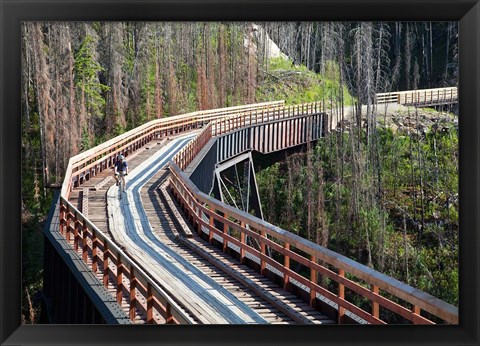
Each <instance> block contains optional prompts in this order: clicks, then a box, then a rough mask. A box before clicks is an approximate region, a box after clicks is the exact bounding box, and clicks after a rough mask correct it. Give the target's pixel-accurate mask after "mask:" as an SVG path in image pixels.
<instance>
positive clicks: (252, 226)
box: [170, 162, 458, 324]
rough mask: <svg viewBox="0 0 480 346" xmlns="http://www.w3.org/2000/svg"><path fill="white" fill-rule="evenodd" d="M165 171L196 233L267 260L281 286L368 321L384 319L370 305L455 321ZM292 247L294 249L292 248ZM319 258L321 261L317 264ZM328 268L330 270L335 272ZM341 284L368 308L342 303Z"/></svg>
mask: <svg viewBox="0 0 480 346" xmlns="http://www.w3.org/2000/svg"><path fill="white" fill-rule="evenodd" d="M170 173H171V174H170V181H171V188H172V189H173V191H174V194H175V195H176V197H177V198H178V199H179V200H180V201H181V204H182V205H183V206H184V208H185V212H186V213H187V214H188V216H189V218H191V219H193V220H194V222H193V224H197V225H198V230H199V232H200V230H201V228H202V227H204V228H206V229H208V231H209V239H210V240H211V239H212V238H213V234H215V235H217V236H219V237H221V238H222V239H223V243H224V245H223V246H224V248H225V244H226V243H228V242H230V243H233V244H235V245H236V246H238V247H240V252H241V257H242V258H241V259H242V260H244V257H245V254H246V253H247V252H249V253H251V254H254V255H255V256H257V257H258V258H260V261H261V268H263V270H264V268H265V267H266V265H267V263H268V264H269V265H270V266H272V267H274V268H275V269H277V270H278V271H280V272H281V273H282V274H283V276H284V280H285V286H287V285H288V281H289V279H288V278H289V277H290V278H292V279H294V280H297V281H298V282H300V283H302V284H303V285H305V286H306V287H308V288H309V289H310V294H311V297H312V299H314V298H313V297H314V296H313V293H312V292H314V293H315V292H316V293H318V294H320V295H323V296H325V297H326V298H328V299H330V300H332V301H333V302H335V303H337V304H338V306H339V310H341V309H345V310H349V311H351V312H352V313H354V314H356V315H358V316H359V317H361V318H363V319H365V320H367V321H368V322H370V323H384V321H382V320H381V319H380V316H379V309H378V307H377V308H375V309H374V308H373V307H375V306H382V307H384V308H386V309H388V310H390V311H392V312H394V313H395V314H398V315H400V316H402V317H404V318H406V319H407V320H410V321H412V322H413V323H423V324H431V323H433V322H432V321H431V320H429V319H427V318H425V317H423V316H421V315H420V309H421V310H424V311H426V312H428V313H430V314H432V315H434V316H437V317H438V318H440V319H442V320H444V321H446V322H447V323H458V309H457V308H456V307H455V306H453V305H451V304H448V303H446V302H444V301H442V300H440V299H438V298H435V297H433V296H431V295H429V294H427V293H424V292H422V291H420V290H418V289H416V288H414V287H412V286H409V285H407V284H405V283H402V282H400V281H398V280H396V279H394V278H391V277H389V276H387V275H385V274H382V273H380V272H378V271H376V270H374V269H372V268H369V267H366V266H364V265H362V264H360V263H358V262H355V261H353V260H351V259H349V258H347V257H345V256H343V255H340V254H338V253H335V252H333V251H331V250H329V249H327V248H325V247H322V246H320V245H317V244H315V243H313V242H311V241H309V240H306V239H304V238H302V237H300V236H298V235H295V234H293V233H291V232H289V231H286V230H283V229H281V228H279V227H277V226H275V225H272V224H270V223H268V222H266V221H263V220H261V219H259V218H257V217H255V216H253V215H251V214H249V213H246V212H244V211H241V210H238V209H236V208H233V207H231V206H229V205H227V204H224V203H222V202H220V201H218V200H216V199H214V198H212V197H210V196H208V195H206V194H205V193H203V192H201V191H200V190H199V189H198V188H197V187H196V186H195V185H194V184H193V182H192V181H191V180H190V179H189V178H188V177H187V175H186V174H185V173H184V172H183V171H182V170H181V169H180V168H179V167H178V166H177V165H176V164H175V163H174V162H170ZM204 214H205V215H206V216H207V219H209V221H208V222H206V221H205V220H204V219H203V215H204ZM218 224H221V225H223V226H222V228H221V229H219V228H217V226H216V225H218ZM247 225H248V227H247ZM228 229H232V230H235V231H237V232H239V233H240V235H239V236H238V237H233V236H232V235H230V234H229V232H228V231H227V230H228ZM245 236H249V237H252V238H254V239H256V240H257V242H258V243H259V244H260V248H261V250H260V251H259V250H257V249H255V248H253V247H252V246H250V245H248V244H247V243H246V242H245V241H244V239H245ZM267 247H269V248H271V249H273V250H275V251H276V252H277V253H278V254H279V255H283V257H284V262H283V263H281V262H279V261H278V260H276V259H274V258H272V257H269V256H268V255H267V253H266V252H265V249H266V248H267ZM294 249H298V250H300V251H299V252H295V251H294ZM301 252H303V253H304V254H301ZM290 259H292V260H295V261H297V262H298V263H301V264H303V265H304V266H305V267H307V268H308V269H309V270H310V271H311V277H313V278H317V274H320V275H324V276H325V277H328V278H329V279H331V280H333V281H334V282H336V283H337V285H338V293H333V292H332V291H331V290H329V289H327V288H325V287H322V286H320V285H319V284H318V283H317V281H316V280H313V281H312V280H311V279H309V278H306V277H304V276H302V275H300V274H298V273H296V272H294V271H293V270H292V269H291V268H290V267H289V265H288V263H289V260H290ZM319 261H320V262H323V263H324V264H320V263H319ZM330 267H334V268H336V270H337V272H335V271H333V270H332V269H331V268H330ZM347 273H348V274H350V275H351V276H352V275H353V276H355V277H356V278H357V279H359V280H363V281H364V282H365V283H367V285H369V286H370V289H368V288H365V287H364V285H362V284H361V283H359V282H355V281H353V278H350V277H348V276H347ZM345 287H347V288H348V289H350V290H352V291H354V292H356V293H359V294H360V295H362V296H363V297H365V298H367V299H368V300H370V301H371V304H372V312H367V311H365V310H363V309H361V308H359V307H357V306H355V305H354V304H353V303H351V302H349V301H347V300H346V298H345V295H344V293H342V292H344V289H345ZM380 290H382V291H385V292H388V293H389V294H391V295H392V296H394V297H396V298H400V299H402V300H404V301H406V302H407V303H410V304H412V305H413V307H412V308H410V309H409V308H406V307H404V306H402V305H401V304H399V303H398V302H395V301H393V300H391V299H389V298H387V297H385V295H383V294H381V293H380ZM315 298H316V297H315Z"/></svg>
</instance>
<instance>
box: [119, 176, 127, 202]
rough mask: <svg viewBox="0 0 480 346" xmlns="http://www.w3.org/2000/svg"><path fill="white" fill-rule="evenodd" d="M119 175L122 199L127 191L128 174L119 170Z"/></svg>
mask: <svg viewBox="0 0 480 346" xmlns="http://www.w3.org/2000/svg"><path fill="white" fill-rule="evenodd" d="M118 174H119V177H118V195H119V196H120V199H122V195H123V193H124V192H125V176H126V175H128V174H126V173H125V172H124V171H120V172H118Z"/></svg>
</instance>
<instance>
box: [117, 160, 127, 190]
mask: <svg viewBox="0 0 480 346" xmlns="http://www.w3.org/2000/svg"><path fill="white" fill-rule="evenodd" d="M114 172H115V180H116V182H117V186H118V184H120V179H119V176H120V178H121V179H122V180H123V186H124V188H125V187H126V186H127V185H126V184H125V178H124V177H125V176H126V175H128V163H127V160H125V157H124V156H123V155H118V157H117V161H116V162H115V166H114Z"/></svg>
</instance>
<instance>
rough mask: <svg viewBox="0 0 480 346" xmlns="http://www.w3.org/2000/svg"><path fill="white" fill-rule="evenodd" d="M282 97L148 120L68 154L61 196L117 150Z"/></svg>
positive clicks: (262, 106) (279, 103)
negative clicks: (69, 156) (102, 141)
mask: <svg viewBox="0 0 480 346" xmlns="http://www.w3.org/2000/svg"><path fill="white" fill-rule="evenodd" d="M283 104H284V101H272V102H264V103H257V104H251V105H245V106H236V107H228V108H220V109H212V110H205V111H198V112H192V113H188V114H183V115H178V116H173V117H168V118H163V119H157V120H152V121H150V122H148V123H146V124H144V125H142V126H139V127H137V128H135V129H133V130H130V131H128V132H126V133H124V134H122V135H120V136H117V137H115V138H112V139H111V140H109V141H106V142H104V143H102V144H100V145H98V146H96V147H94V148H91V149H89V150H87V151H85V152H82V153H80V154H78V155H76V156H74V157H72V158H70V160H69V163H68V166H67V169H66V172H65V178H64V181H63V185H62V192H61V196H63V197H65V198H66V199H68V195H69V193H70V191H71V190H72V189H73V187H74V186H79V185H81V184H82V182H83V180H85V179H87V180H88V179H89V178H90V177H92V176H94V175H96V174H98V173H99V172H101V171H103V170H105V169H108V168H111V167H112V166H113V164H114V162H115V158H116V157H117V156H118V155H119V154H123V155H126V156H128V155H129V154H131V153H132V152H134V151H136V150H137V149H139V148H141V147H143V146H145V145H146V144H147V143H148V142H150V141H151V140H153V139H155V138H164V137H168V136H172V135H176V134H178V133H181V132H185V131H190V130H193V129H200V128H202V127H203V126H204V125H206V124H208V123H209V122H210V121H211V120H214V119H221V118H228V117H231V116H235V115H239V114H243V113H245V112H250V111H260V110H263V109H269V108H272V107H276V108H278V107H280V106H282V105H283Z"/></svg>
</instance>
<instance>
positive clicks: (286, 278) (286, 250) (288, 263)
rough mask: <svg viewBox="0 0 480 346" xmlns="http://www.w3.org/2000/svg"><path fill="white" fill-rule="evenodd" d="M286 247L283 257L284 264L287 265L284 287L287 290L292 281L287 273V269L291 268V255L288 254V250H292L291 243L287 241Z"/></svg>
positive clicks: (284, 274) (284, 273)
mask: <svg viewBox="0 0 480 346" xmlns="http://www.w3.org/2000/svg"><path fill="white" fill-rule="evenodd" d="M284 248H285V255H284V258H283V266H284V267H285V269H286V270H285V271H284V272H283V289H284V290H286V291H287V290H288V288H289V282H290V280H289V276H288V273H287V269H290V256H289V255H288V254H287V252H288V251H289V250H290V244H289V243H285V245H284Z"/></svg>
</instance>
